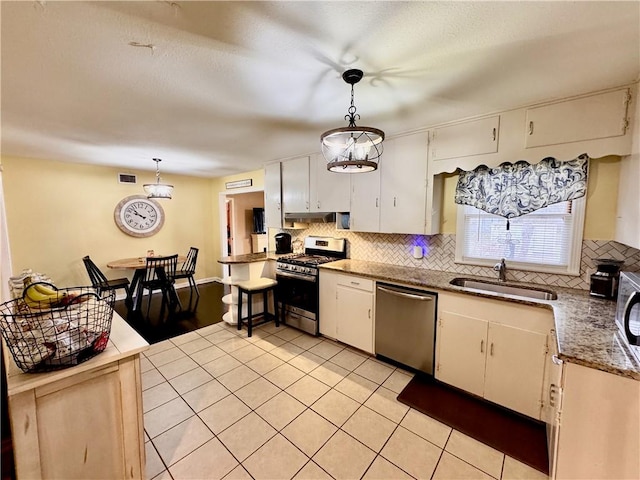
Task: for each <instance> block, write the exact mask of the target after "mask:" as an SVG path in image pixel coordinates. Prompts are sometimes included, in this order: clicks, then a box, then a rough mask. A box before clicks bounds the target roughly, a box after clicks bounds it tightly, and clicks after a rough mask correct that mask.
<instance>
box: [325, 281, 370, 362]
mask: <svg viewBox="0 0 640 480" xmlns="http://www.w3.org/2000/svg"><path fill="white" fill-rule="evenodd" d="M373 284H374V282H373V280H369V279H366V278H361V277H357V276H352V275H343V274H339V273H334V272H328V271H324V270H322V271H321V272H320V285H321V286H322V287H321V289H320V324H319V329H320V333H321V334H322V335H325V336H328V337H330V338H334V339H336V340H339V341H341V342H343V343H345V344H347V345H350V346H352V347H355V348H358V349H360V350H363V351H365V352H367V353H373Z"/></svg>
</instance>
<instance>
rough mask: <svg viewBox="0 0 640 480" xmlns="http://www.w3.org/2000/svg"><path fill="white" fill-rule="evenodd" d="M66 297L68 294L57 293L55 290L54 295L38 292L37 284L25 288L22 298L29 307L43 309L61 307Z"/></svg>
mask: <svg viewBox="0 0 640 480" xmlns="http://www.w3.org/2000/svg"><path fill="white" fill-rule="evenodd" d="M66 297H67V294H66V292H57V291H55V290H54V291H53V294H51V295H48V294H44V293H42V292H41V291H40V290H38V288H37V284H30V285H29V286H28V287H27V288H25V290H24V294H23V297H22V298H23V300H24V301H25V302H26V304H27V305H29V307H31V308H39V309H42V308H53V307H57V306H60V305H61V304H63V302H64V300H65V299H66Z"/></svg>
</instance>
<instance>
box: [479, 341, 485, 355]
mask: <svg viewBox="0 0 640 480" xmlns="http://www.w3.org/2000/svg"><path fill="white" fill-rule="evenodd" d="M480 353H484V340H480Z"/></svg>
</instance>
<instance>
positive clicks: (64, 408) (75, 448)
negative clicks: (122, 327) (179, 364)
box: [9, 354, 145, 479]
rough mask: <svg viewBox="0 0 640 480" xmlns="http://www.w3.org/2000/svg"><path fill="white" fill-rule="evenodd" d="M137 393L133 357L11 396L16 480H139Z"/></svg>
mask: <svg viewBox="0 0 640 480" xmlns="http://www.w3.org/2000/svg"><path fill="white" fill-rule="evenodd" d="M101 355H102V354H101ZM42 375H46V374H42ZM141 391H142V389H141V384H140V360H139V356H138V355H136V356H135V357H130V358H126V359H122V360H120V361H117V362H114V363H111V364H109V365H107V366H103V367H99V368H96V369H94V370H91V371H88V372H84V373H81V374H77V375H74V376H71V377H67V378H64V379H62V380H59V381H56V382H53V383H50V384H46V385H42V386H39V387H36V388H33V389H29V390H26V391H23V392H20V393H17V394H15V395H10V396H9V410H10V412H11V426H12V429H13V442H14V452H15V462H16V472H17V476H18V478H30V479H35V478H64V479H87V478H92V479H99V478H104V479H108V478H121V479H125V478H126V479H135V478H144V468H145V463H144V459H145V454H144V445H143V441H144V437H143V433H142V428H143V427H142V422H143V420H142V418H143V417H142V398H141V397H142V392H141Z"/></svg>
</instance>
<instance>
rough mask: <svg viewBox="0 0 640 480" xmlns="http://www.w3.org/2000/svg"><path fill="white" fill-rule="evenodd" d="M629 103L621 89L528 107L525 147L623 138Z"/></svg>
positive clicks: (628, 96)
mask: <svg viewBox="0 0 640 480" xmlns="http://www.w3.org/2000/svg"><path fill="white" fill-rule="evenodd" d="M630 100H631V93H630V91H629V89H628V88H624V89H621V90H615V91H613V92H607V93H599V94H595V95H589V96H586V97H581V98H576V99H573V100H566V101H563V102H558V103H552V104H550V105H542V106H539V107H533V108H528V109H527V114H526V137H525V143H526V148H531V147H540V146H544V145H557V144H561V143H571V142H579V141H583V140H596V139H600V138H609V137H620V136H623V135H625V134H626V133H627V128H628V120H627V109H628V106H629V102H630ZM587 153H588V152H587Z"/></svg>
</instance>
